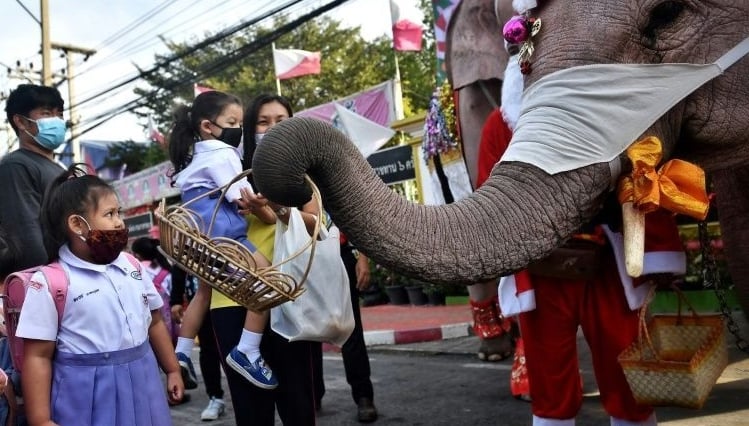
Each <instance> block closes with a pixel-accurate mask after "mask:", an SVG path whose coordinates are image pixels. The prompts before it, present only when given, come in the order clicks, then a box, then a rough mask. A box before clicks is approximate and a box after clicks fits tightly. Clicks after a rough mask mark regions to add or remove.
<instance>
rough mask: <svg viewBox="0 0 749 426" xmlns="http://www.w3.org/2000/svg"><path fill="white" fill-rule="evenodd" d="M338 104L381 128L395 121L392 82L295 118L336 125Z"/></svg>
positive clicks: (310, 110)
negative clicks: (310, 118) (317, 120)
mask: <svg viewBox="0 0 749 426" xmlns="http://www.w3.org/2000/svg"><path fill="white" fill-rule="evenodd" d="M336 103H337V104H340V105H341V106H343V107H344V108H346V109H348V110H350V111H352V112H355V113H356V114H359V115H361V116H363V117H364V118H366V119H368V120H371V121H374V122H375V123H377V124H379V125H381V126H386V127H390V123H392V122H393V121H394V120H395V103H394V102H393V81H392V80H388V81H386V82H384V83H380V84H378V85H377V86H374V87H372V88H369V89H367V90H364V91H361V92H359V93H355V94H353V95H351V96H347V97H345V98H343V99H339V100H336V101H334V102H328V103H327V104H322V105H318V106H316V107H314V108H310V109H305V110H304V111H300V112H298V113H295V114H294V116H296V117H314V118H317V119H319V120H322V121H324V122H326V123H330V124H333V125H335V124H334V121H335V120H336V119H337V116H338V113H337V111H336V107H335V105H336Z"/></svg>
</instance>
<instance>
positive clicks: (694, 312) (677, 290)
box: [671, 283, 700, 325]
mask: <svg viewBox="0 0 749 426" xmlns="http://www.w3.org/2000/svg"><path fill="white" fill-rule="evenodd" d="M671 290H673V292H674V293H676V296H677V297H676V300H677V302H678V305H677V306H678V310H677V317H676V324H677V325H680V324H681V302H684V304H685V305H687V308H689V310H690V311H692V318H694V319H695V320H698V319H699V318H700V316H699V315H697V310H696V309H694V306H693V305H692V303H691V302H690V301H689V299H687V295H686V294H684V292H683V291H681V289H680V288H679V287H678V286H677V285H676V284H674V283H671Z"/></svg>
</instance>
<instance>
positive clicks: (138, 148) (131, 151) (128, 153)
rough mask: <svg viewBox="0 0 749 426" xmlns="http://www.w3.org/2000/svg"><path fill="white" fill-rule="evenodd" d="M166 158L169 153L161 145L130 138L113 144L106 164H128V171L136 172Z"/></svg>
mask: <svg viewBox="0 0 749 426" xmlns="http://www.w3.org/2000/svg"><path fill="white" fill-rule="evenodd" d="M166 160H167V155H166V152H165V151H164V149H163V148H162V147H161V145H159V144H156V143H148V144H143V143H138V142H134V141H131V140H130V141H125V142H120V143H117V144H114V145H112V146H111V147H110V148H109V152H108V155H107V159H106V161H105V162H104V165H105V166H107V167H120V166H122V164H126V165H127V172H128V173H136V172H139V171H141V170H143V169H145V168H147V167H150V166H153V165H156V164H159V163H162V162H164V161H166Z"/></svg>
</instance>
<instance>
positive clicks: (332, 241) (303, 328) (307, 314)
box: [270, 208, 354, 346]
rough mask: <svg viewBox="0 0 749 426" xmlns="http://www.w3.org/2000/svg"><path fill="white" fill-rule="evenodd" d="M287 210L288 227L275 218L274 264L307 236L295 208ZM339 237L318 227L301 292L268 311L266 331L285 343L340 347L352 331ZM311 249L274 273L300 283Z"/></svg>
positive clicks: (334, 230) (297, 246) (352, 323)
mask: <svg viewBox="0 0 749 426" xmlns="http://www.w3.org/2000/svg"><path fill="white" fill-rule="evenodd" d="M290 212H291V213H290V215H289V224H288V226H287V225H285V224H284V223H283V222H281V221H280V220H279V221H277V222H276V236H275V248H274V250H273V264H274V265H275V264H278V263H279V262H281V261H283V260H284V259H288V258H289V257H291V255H293V254H294V253H296V252H297V251H298V250H299V249H300V248H301V247H302V246H304V244H306V243H307V242H308V241H309V238H310V236H309V234H308V233H307V229H306V227H305V226H304V221H303V220H302V215H301V213H300V212H299V210H297V209H295V208H292V209H290ZM338 236H339V231H338V228H336V227H331V228H330V229H329V230H327V229H325V227H324V226H322V227H320V240H318V241H317V242H316V247H315V253H314V257H313V258H312V265H311V266H310V269H309V273H308V274H307V281H306V282H305V283H304V287H305V288H306V291H305V292H304V293H302V295H301V296H299V297H298V298H297V299H296V300H293V301H289V302H285V303H282V304H280V305H278V306H276V307H274V308H272V309H271V311H270V325H271V328H272V329H273V331H275V332H276V333H278V334H280V335H281V336H283V337H285V338H287V339H289V341H295V340H311V341H316V342H328V343H333V344H335V345H337V346H343V344H344V343H345V342H346V340H347V339H348V338H349V336H350V335H351V332H352V331H353V330H354V311H353V308H352V307H351V290H350V289H349V280H348V274H347V273H346V267H345V266H344V265H343V261H342V260H341V245H340V241H339V239H338ZM311 249H312V246H310V247H309V248H307V250H305V251H304V252H302V253H301V254H300V255H299V256H297V257H295V258H294V259H292V260H291V261H289V262H286V263H284V264H282V265H280V266H279V267H278V269H279V270H280V271H281V272H284V273H287V274H289V275H291V276H293V277H294V278H295V279H297V280H301V278H302V276H304V271H305V270H306V269H307V262H308V260H309V253H310V250H311Z"/></svg>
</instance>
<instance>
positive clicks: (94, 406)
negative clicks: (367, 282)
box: [17, 165, 184, 426]
mask: <svg viewBox="0 0 749 426" xmlns="http://www.w3.org/2000/svg"><path fill="white" fill-rule="evenodd" d="M119 211H120V206H119V202H118V200H117V194H116V193H115V191H114V189H113V188H112V187H111V186H109V185H108V184H107V183H106V182H104V181H102V180H101V179H99V178H98V177H96V176H91V175H85V174H84V172H83V171H82V170H81V169H78V168H76V166H75V165H74V166H71V168H70V169H69V170H68V171H66V172H65V173H63V174H62V175H60V176H59V177H58V178H57V179H55V180H54V181H53V182H52V184H51V185H50V187H49V188H48V189H47V193H46V194H45V197H44V200H43V204H42V211H41V218H40V220H41V222H42V228H43V229H44V236H45V246H46V248H47V253H48V255H49V257H50V260H51V261H54V260H59V262H60V263H61V264H62V267H63V269H64V271H65V274H66V275H67V277H68V279H69V287H68V293H67V298H66V301H65V309H64V312H63V316H62V320H61V321H60V323H59V324H58V320H57V309H56V308H55V302H54V301H53V299H52V296H51V294H50V292H49V290H48V288H47V286H48V284H47V282H46V281H45V279H44V276H43V275H42V274H41V273H38V272H37V273H36V274H35V275H34V276H33V277H32V282H31V285H30V286H29V288H28V290H27V293H26V298H25V301H24V304H23V308H22V309H21V315H20V318H19V324H18V329H17V335H18V336H20V337H22V338H23V339H24V349H25V353H24V361H23V367H24V368H23V370H22V377H21V383H22V386H23V395H24V401H25V404H26V414H27V417H28V421H29V424H30V425H61V426H68V425H70V426H100V425H112V426H163V425H171V424H172V422H171V418H170V415H169V407H168V405H167V397H165V396H164V391H163V383H162V380H161V376H160V375H159V369H158V365H161V368H162V369H163V370H164V372H165V373H166V383H167V388H168V391H169V392H168V397H169V399H172V400H175V401H178V400H180V399H181V398H182V394H183V390H184V386H183V384H182V378H181V376H180V369H179V364H178V363H177V359H176V357H175V356H174V352H173V348H172V345H171V342H170V341H169V336H168V335H167V330H166V327H165V326H164V323H163V320H162V317H161V313H160V312H159V308H160V307H161V304H162V301H161V297H159V295H158V294H157V293H156V290H155V288H154V286H153V284H152V283H151V281H150V280H149V279H147V278H144V275H143V274H141V272H140V269H139V267H136V266H134V265H135V264H137V260H134V259H133V258H129V255H127V254H125V253H122V249H124V248H125V245H126V244H127V228H126V227H125V226H124V223H123V221H122V218H121V217H120V213H119ZM157 360H158V365H157Z"/></svg>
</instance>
